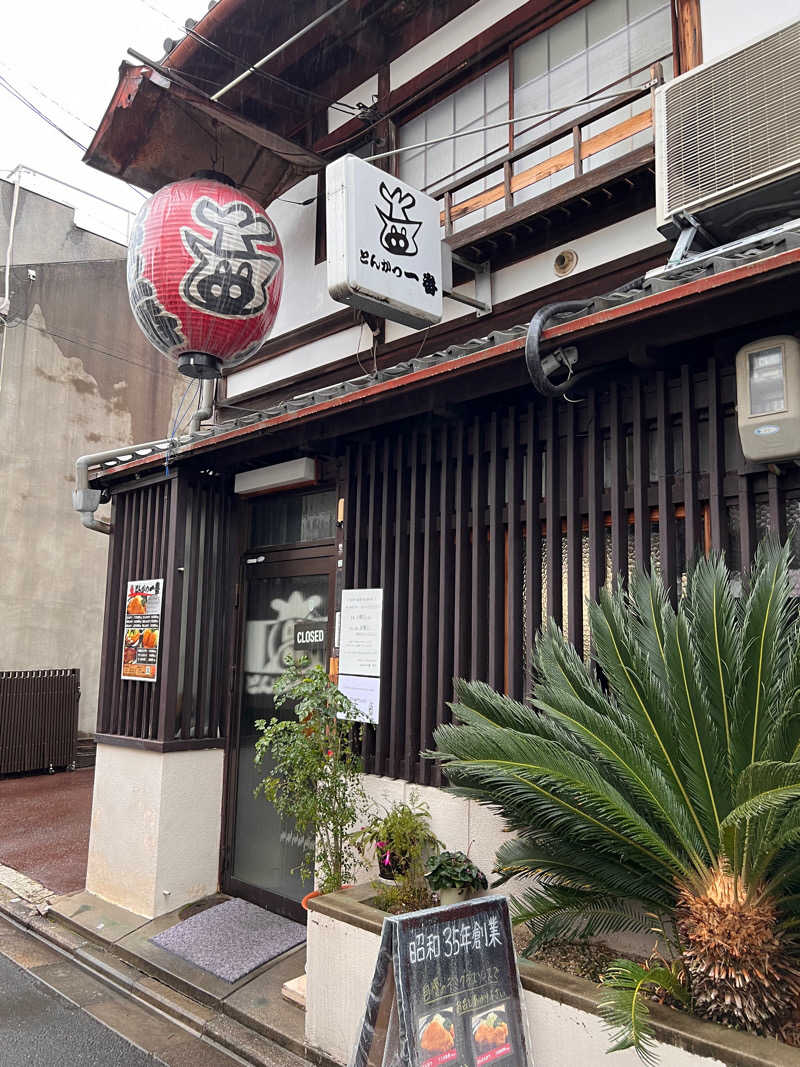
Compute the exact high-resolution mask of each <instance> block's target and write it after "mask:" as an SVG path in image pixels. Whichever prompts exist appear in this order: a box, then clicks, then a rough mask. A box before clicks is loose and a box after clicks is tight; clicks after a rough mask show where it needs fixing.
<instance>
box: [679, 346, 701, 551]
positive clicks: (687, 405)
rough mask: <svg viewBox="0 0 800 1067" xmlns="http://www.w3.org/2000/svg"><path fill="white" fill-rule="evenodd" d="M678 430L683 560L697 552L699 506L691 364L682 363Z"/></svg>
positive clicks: (695, 424) (698, 544)
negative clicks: (681, 453) (681, 473)
mask: <svg viewBox="0 0 800 1067" xmlns="http://www.w3.org/2000/svg"><path fill="white" fill-rule="evenodd" d="M681 420H682V421H681V432H682V435H683V507H684V513H685V519H684V528H685V530H686V559H687V561H688V560H691V559H694V558H695V557H696V556H697V555H698V554H699V548H700V544H701V537H700V507H699V504H698V500H697V468H698V463H697V417H696V415H695V410H694V378H693V375H692V372H691V369H690V367H689V366H688V365H687V364H686V363H684V364H683V365H682V366H681Z"/></svg>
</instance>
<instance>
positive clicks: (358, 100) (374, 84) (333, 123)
mask: <svg viewBox="0 0 800 1067" xmlns="http://www.w3.org/2000/svg"><path fill="white" fill-rule="evenodd" d="M377 95H378V75H377V74H373V75H372V77H371V78H367V80H366V81H365V82H362V83H361V85H358V86H357V87H356V88H355V89H353V90H351V92H349V93H347V94H346V95H345V96H342V97H340V102H341V103H343V104H353V105H355V104H366V105H367V107H370V106H371V105H372V103H373V102H374V101H373V99H372V98H373V97H374V96H377ZM351 118H352V115H348V114H347V112H346V111H343V110H339V109H337V108H332V107H331V108H328V132H329V133H333V131H334V130H338V128H339V127H340V126H343V125H344V124H345V122H349V121H350V119H351Z"/></svg>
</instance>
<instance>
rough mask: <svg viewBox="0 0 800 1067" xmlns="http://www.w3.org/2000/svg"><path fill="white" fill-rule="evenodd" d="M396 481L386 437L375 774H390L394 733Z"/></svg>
mask: <svg viewBox="0 0 800 1067" xmlns="http://www.w3.org/2000/svg"><path fill="white" fill-rule="evenodd" d="M397 481H399V478H398V476H397V474H396V473H395V470H394V451H393V449H392V441H391V438H389V437H388V436H387V437H385V438H384V441H383V449H382V453H381V550H380V577H379V582H378V584H379V585H380V587H381V589H383V634H382V636H381V693H380V708H381V714H380V717H379V719H378V725H377V727H376V729H375V763H374V770H375V773H376V774H386V773H388V770H389V768H388V766H387V757H388V753H389V742H390V736H391V723H392V722H393V719H391V718H390V708H391V706H392V701H393V693H394V686H393V684H392V681H393V672H392V664H393V662H394V652H393V649H394V644H395V641H394V635H395V633H396V631H395V629H394V620H395V610H394V605H395V589H394V575H395V570H394V553H395V545H396V544H397V540H398V537H397V525H396V523H395V502H396V499H397Z"/></svg>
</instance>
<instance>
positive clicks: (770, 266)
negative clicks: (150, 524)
mask: <svg viewBox="0 0 800 1067" xmlns="http://www.w3.org/2000/svg"><path fill="white" fill-rule="evenodd" d="M798 272H800V248H791V249H789V250H787V251H784V252H781V253H778V254H776V255H772V256H769V257H767V258H763V259H759V260H755V261H751V262H745V263H743V264H742V265H741V266H737V267H734V268H732V269H730V270H725V271H723V272H722V273H719V274H713V275H710V276H707V277H701V278H697V279H694V280H692V281H689V282H686V283H685V284H678V285H674V286H673V287H672V288H668V289H666V290H665V291H663V292H652V293H649V294H648V295H644V296H641V297H638V298H635V299H631V300H629V301H628V302H625V303H621V304H618V305H617V306H613V307H603V308H601V309H599V310H593V311H591V312H590V313H588V314H579V315H578V316H576V317H574V318H571V319H569V320H568V321H566V322H561V323H559V324H557V325H554V326H551V327H550V328H548V329H547V330H545V331H544V333H543V335H542V342H543V344H544V345H546V346H547V345H549V346H550V347H552V346H553V345H555V344H559V343H564V342H566V341H569V342H570V343H574V344H576V345H579V346H580V345H581V343H582V342H584V341H586V340H588V339H590V338H591V339H600V338H603V337H605V336H608V335H611V336H613V338H614V340H615V344H616V340H617V338H618V337H619V338H620V344H619V346H617V347H619V348H620V349H622V348H623V344H622V335H623V334H624V332H625V331H626V330H628V329H629V328H633V327H636V328H638V327H640V326H642V325H644V324H646V323H647V322H652V321H655V320H656V319H659V318H661V317H663V316H666V315H668V314H671V313H672V314H674V312H675V311H676V310H680V313H681V315H683V316H684V317H685V316H686V315H691V314H692V313H693V312H694V311H695V310H696V309H697V308H698V307H699V306H701V305H706V304H708V303H710V302H711V301H713V300H714V299H715V298H716V297H719V296H727V295H734V294H737V293H739V292H740V291H743V292H747V291H748V290H749V289H751V288H753V287H755V286H757V285H759V284H760V283H764V282H767V281H773V280H775V281H777V280H778V279H781V278H783V277H785V276H788V275H796V274H797V273H798ZM690 326H691V320H690ZM702 332H704V331H703V329H701V327H700V326H699V325H698V326H697V333H698V334H700V333H702ZM498 337H502V338H503V339H502V340H499V343H493V342H494V341H495V340H496V339H498ZM524 348H525V326H520V327H517V328H515V329H513V330H510V331H505V334H500V335H497V334H495V335H490V337H488V338H482V339H480V340H477V341H475V342H473V343H472V344H471V345H464V346H453V349H459V351H457V352H456V354H455V355H454V354H453V349H450V350H447V351H445V352H443V353H435V354H434V355H433V356H428V357H425V358H424V359H423V360H419V361H414V363H413V364H412V365H409V366H410V367H411V369H409V370H408V372H407V373H398V374H392V373H391V370H390V371H389V372H383V375H384V379H383V380H381V381H371V380H370V379H369V378H362V379H357V380H355V381H353V382H348V383H343V384H342V386H340V387H338V388H339V390H342V391H340V392H339V393H338V395H333V396H327V397H325V398H324V399H319V400H316V399H315V398H316V397H317V395H318V394H305V395H304V396H302V397H297V398H295V399H294V400H292V401H288V402H287V403H286V404H284V405H283V408H284V410H282V411H281V412H280V413H276V414H271V413H269V414H268V413H265V417H264V418H258V417H257V416H256V417H253V419H252V421H249V422H248V423H247V424H246V425H239V426H234V427H232V428H230V429H225V428H224V427H223V426H218V427H217V428H215V429H214V430H212V431H211V432H210V433H209V432H208V431H206V432H205V433H204V434H203V435H202V436H198V437H197V439H195V440H192V441H190V442H188V443H186V444H183V445H181V446H180V447H178V448H177V449H175V450H174V451H173V453H172V456H171V459H170V462H172V463H174V462H176V461H179V460H181V459H184V458H189V457H194V456H197V457H200V456H202V455H204V454H208V453H211V452H215V451H217V450H219V449H225V448H229V447H231V446H232V445H235V444H238V443H240V442H246V441H249V440H250V439H252V438H255V437H259V436H261V437H263V436H265V435H272V434H275V433H277V432H279V431H280V430H282V429H283V428H285V427H287V426H296V425H299V424H308V423H313V422H322V420H325V419H326V418H329V417H330V416H332V415H333V414H335V413H338V412H342V411H346V410H348V409H351V410H355V409H361V408H364V407H370V406H372V407H375V408H378V407H379V406H380V405H381V403H382V402H385V401H386V400H392V399H394V398H395V397H397V396H398V395H399V394H403V395H407V394H410V393H413V392H415V391H418V390H420V389H425V388H429V387H431V386H433V385H435V384H437V383H440V382H442V381H448V380H450V381H455V379H457V378H461V377H463V376H466V375H470V374H475V373H477V372H479V371H481V370H486V369H488V368H492V370H495V369H496V368H499V367H501V366H503V365H506V364H508V363H509V362H510V361H514V360H519V359H521V356H522V353H523V351H524ZM462 350H463V354H462ZM425 364H428V365H425ZM392 370H396V368H393V369H392ZM362 383H363V384H362ZM322 392H324V391H322ZM309 396H311V397H312V400H311V402H309ZM163 463H164V456H163V453H155V454H153V455H148V456H144V457H142V458H140V459H137V460H132V461H130V462H127V463H121V464H118V465H116V466H114V467H113V468H111V469H104V470H102V471H100V470H96V471H94V472H92V477H93V478H95V479H97V478H100V477H101V476H102V478H103V480H104V481H106V480H109V479H110V480H113V481H114V482H116V481H117V480H118V479H122V478H126V477H131V476H132V475H137V476H138V475H141V474H144V473H146V472H147V471H148V468H151V467H158V466H161V465H163Z"/></svg>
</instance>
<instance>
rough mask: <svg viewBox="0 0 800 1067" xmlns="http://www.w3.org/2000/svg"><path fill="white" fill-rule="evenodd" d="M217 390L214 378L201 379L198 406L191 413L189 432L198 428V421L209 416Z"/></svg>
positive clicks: (212, 409)
mask: <svg viewBox="0 0 800 1067" xmlns="http://www.w3.org/2000/svg"><path fill="white" fill-rule="evenodd" d="M216 391H217V380H216V378H205V379H203V390H202V392H201V393H200V407H199V408H198V409H197V411H195V413H194V415H192V421H191V422H190V423H189V433H190V434H195V433H198V432H199V430H200V423H201V422H205V420H206V419H209V418H211V414H212V412H213V411H214V398H215V394H216Z"/></svg>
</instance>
